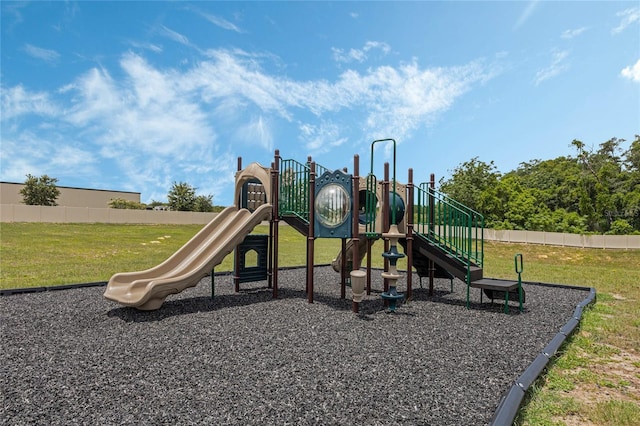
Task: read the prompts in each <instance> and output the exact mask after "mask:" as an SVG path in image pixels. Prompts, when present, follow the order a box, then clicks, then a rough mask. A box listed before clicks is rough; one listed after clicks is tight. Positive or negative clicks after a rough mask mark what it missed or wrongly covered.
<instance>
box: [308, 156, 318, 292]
mask: <svg viewBox="0 0 640 426" xmlns="http://www.w3.org/2000/svg"><path fill="white" fill-rule="evenodd" d="M309 160H311V157H309ZM310 168H311V170H310V171H309V233H308V235H307V301H308V302H309V303H313V262H314V252H313V249H314V246H313V244H314V241H315V239H314V235H315V229H314V218H315V203H316V163H315V162H314V161H312V162H311V167H310Z"/></svg>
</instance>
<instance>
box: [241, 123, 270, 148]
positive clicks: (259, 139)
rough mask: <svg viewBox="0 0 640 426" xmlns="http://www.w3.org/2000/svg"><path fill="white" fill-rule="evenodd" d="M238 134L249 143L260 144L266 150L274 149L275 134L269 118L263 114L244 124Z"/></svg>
mask: <svg viewBox="0 0 640 426" xmlns="http://www.w3.org/2000/svg"><path fill="white" fill-rule="evenodd" d="M236 134H237V136H238V139H239V140H241V141H245V142H246V143H247V144H249V145H254V144H255V145H258V146H259V147H261V148H263V149H264V150H266V151H271V150H273V134H272V131H271V128H270V126H269V123H268V120H267V119H266V118H265V117H263V116H262V115H260V116H259V117H253V118H251V120H249V122H247V123H244V124H242V125H241V126H240V128H239V129H238V131H237V133H236Z"/></svg>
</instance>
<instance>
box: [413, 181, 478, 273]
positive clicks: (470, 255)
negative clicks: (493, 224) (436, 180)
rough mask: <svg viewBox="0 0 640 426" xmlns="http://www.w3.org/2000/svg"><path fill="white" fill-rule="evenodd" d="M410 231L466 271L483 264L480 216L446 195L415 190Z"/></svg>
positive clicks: (419, 189)
mask: <svg viewBox="0 0 640 426" xmlns="http://www.w3.org/2000/svg"><path fill="white" fill-rule="evenodd" d="M415 199H416V200H417V206H416V208H415V209H414V210H415V213H414V223H415V224H414V230H415V231H416V233H417V234H420V235H421V236H422V237H424V238H425V239H427V240H428V241H430V242H432V243H434V244H436V245H437V246H438V247H440V248H441V249H442V250H444V251H445V252H447V253H448V254H450V255H452V256H454V257H455V258H457V259H458V260H460V261H461V262H462V263H463V264H465V265H466V266H467V268H469V267H470V266H471V265H472V264H473V265H475V266H479V267H482V264H483V262H484V217H483V216H482V215H481V214H480V213H478V212H476V211H474V210H473V209H470V208H469V207H467V206H465V205H463V204H460V203H459V202H457V201H455V200H453V199H451V198H450V197H448V196H447V195H445V194H443V193H440V192H438V191H436V190H435V189H433V188H430V187H429V186H428V184H427V185H425V184H421V185H420V186H419V188H416V196H415Z"/></svg>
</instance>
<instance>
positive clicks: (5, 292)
mask: <svg viewBox="0 0 640 426" xmlns="http://www.w3.org/2000/svg"><path fill="white" fill-rule="evenodd" d="M317 266H330V264H329V263H327V264H320V265H314V267H317ZM298 268H304V266H284V267H280V268H278V269H279V270H284V271H286V270H288V269H298ZM230 274H233V271H221V272H215V273H214V275H215V276H217V277H218V276H224V275H230ZM106 285H107V281H96V282H92V283H80V284H63V285H53V286H43V287H24V288H10V289H4V290H0V296H11V295H14V294H27V293H42V292H45V291H58V290H73V289H74V288H84V287H104V286H106Z"/></svg>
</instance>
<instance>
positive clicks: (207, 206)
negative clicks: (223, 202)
mask: <svg viewBox="0 0 640 426" xmlns="http://www.w3.org/2000/svg"><path fill="white" fill-rule="evenodd" d="M193 210H194V211H196V212H205V213H210V212H212V211H213V195H211V194H209V195H198V196H197V197H196V200H195V203H194V208H193Z"/></svg>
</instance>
